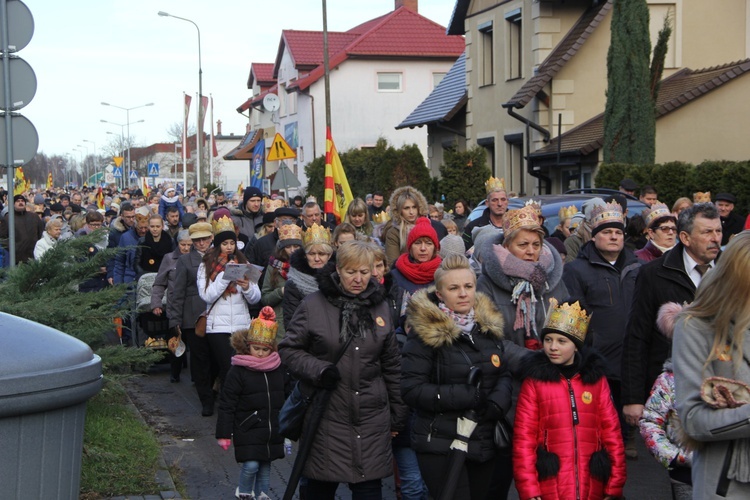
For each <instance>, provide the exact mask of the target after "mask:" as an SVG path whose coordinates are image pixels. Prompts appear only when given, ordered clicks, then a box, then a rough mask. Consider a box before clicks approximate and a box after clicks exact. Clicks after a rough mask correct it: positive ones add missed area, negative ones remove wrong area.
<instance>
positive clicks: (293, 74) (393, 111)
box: [232, 0, 464, 189]
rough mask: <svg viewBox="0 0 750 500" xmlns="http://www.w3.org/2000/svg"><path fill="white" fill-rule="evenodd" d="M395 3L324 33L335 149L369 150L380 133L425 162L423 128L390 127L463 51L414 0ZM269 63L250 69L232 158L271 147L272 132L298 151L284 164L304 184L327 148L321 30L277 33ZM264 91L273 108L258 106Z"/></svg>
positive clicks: (458, 38)
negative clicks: (244, 124)
mask: <svg viewBox="0 0 750 500" xmlns="http://www.w3.org/2000/svg"><path fill="white" fill-rule="evenodd" d="M394 7H395V8H394V10H393V11H391V12H389V13H387V14H384V15H382V16H380V17H377V18H375V19H371V20H369V21H367V22H365V23H362V24H359V25H357V26H355V27H353V28H351V29H349V30H347V31H345V32H329V33H328V56H329V67H330V89H331V90H330V95H331V100H330V109H331V130H332V134H333V139H334V142H335V143H336V147H337V149H338V150H339V151H346V150H349V149H354V148H366V147H371V146H374V145H375V143H376V142H377V140H378V139H379V138H380V137H383V138H385V139H387V140H388V142H389V143H390V144H392V145H394V146H395V147H400V146H402V145H404V144H417V145H418V146H419V148H420V150H421V151H422V153H423V155H424V156H425V159H427V158H428V156H429V151H430V148H429V147H428V142H427V132H426V130H424V129H419V128H415V129H398V130H397V129H396V126H397V125H399V123H401V121H402V120H403V118H404V116H406V115H407V114H408V113H409V112H410V111H411V110H412V109H414V108H415V107H416V106H417V105H418V104H419V103H420V102H421V101H422V100H423V99H424V98H425V97H426V96H427V95H428V94H429V93H430V92H431V91H432V89H434V88H435V86H436V85H437V84H438V83H439V82H440V80H441V79H442V77H443V76H445V74H446V73H447V72H448V70H449V69H450V68H451V67H452V66H453V63H454V62H455V61H456V59H458V58H459V56H461V54H462V53H463V51H464V39H463V36H460V35H458V36H456V35H447V34H446V29H445V27H443V26H440V25H439V24H437V23H435V22H433V21H431V20H429V19H427V18H426V17H424V16H422V15H420V14H419V12H418V0H395V4H394ZM269 66H271V65H270V64H269V63H263V64H259V63H253V64H252V66H251V72H250V77H249V79H248V88H251V89H252V91H253V97H251V98H250V99H248V100H247V101H246V102H244V103H243V104H242V105H241V106H239V107H238V108H237V111H238V112H240V113H243V114H245V113H247V115H248V118H249V129H250V130H249V131H248V136H246V139H248V138H249V139H250V140H243V141H242V144H244V146H242V147H238V148H237V149H236V150H235V151H233V152H232V155H234V157H235V158H237V159H245V157H246V155H247V152H248V151H252V148H254V146H255V143H256V142H257V140H259V139H266V147H270V144H271V141H272V140H273V137H274V135H275V133H277V132H278V133H280V134H281V135H282V136H283V137H284V138H285V139H286V141H287V142H288V143H289V145H290V146H291V147H292V148H294V149H295V150H296V152H297V158H296V159H295V160H288V161H287V166H289V167H290V169H291V170H292V171H293V172H294V173H295V174H296V175H297V177H298V178H299V180H300V181H301V183H302V186H303V189H304V186H305V185H306V184H307V179H306V177H305V172H304V166H305V165H307V164H308V163H310V162H311V161H312V160H313V159H315V158H316V157H319V156H322V155H324V154H325V147H326V146H325V141H326V131H325V125H326V124H325V121H326V109H325V89H324V72H325V70H324V66H323V32H321V31H300V30H283V31H282V33H281V40H280V42H279V49H278V52H277V55H276V60H275V61H274V63H273V64H272V70H271V71H269ZM268 94H275V95H276V96H278V109H276V110H271V109H268V108H267V107H266V106H264V99H265V97H266V96H267V95H268ZM261 130H262V133H261V132H260V131H261ZM274 163H277V162H269V164H268V165H266V176H268V175H270V174H272V173H274V172H275V171H276V169H277V168H278V165H274Z"/></svg>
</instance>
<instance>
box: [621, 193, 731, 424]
mask: <svg viewBox="0 0 750 500" xmlns="http://www.w3.org/2000/svg"><path fill="white" fill-rule="evenodd" d="M677 232H678V236H679V239H680V241H679V242H678V243H677V245H675V247H674V248H672V249H671V250H669V251H668V252H665V253H664V255H663V256H662V257H660V258H659V259H656V260H653V261H651V262H649V263H648V264H644V265H643V266H642V267H641V268H640V270H639V272H638V277H637V278H636V281H635V291H634V293H633V301H632V305H631V307H630V318H629V321H628V325H627V334H626V335H625V340H624V342H623V354H622V403H623V405H624V407H623V413H624V415H625V419H626V420H627V421H628V422H629V423H632V424H637V422H638V419H640V417H641V415H642V413H643V406H644V404H645V403H646V399H648V395H649V393H650V391H651V387H652V386H653V384H654V381H655V380H656V377H658V376H659V373H661V371H662V365H663V364H664V361H666V360H667V358H669V357H671V352H672V342H671V340H670V339H668V338H667V337H665V336H664V335H663V334H661V333H660V332H659V330H658V329H657V327H656V317H657V314H658V312H659V308H660V307H661V306H662V305H664V304H665V303H667V302H676V303H678V304H683V303H690V302H692V301H693V298H694V297H695V290H696V288H697V287H698V284H699V283H700V280H701V279H702V276H703V275H702V274H701V273H702V272H703V273H705V272H707V271H701V270H699V269H696V267H697V266H699V265H708V266H713V264H714V263H715V260H716V258H717V257H718V255H719V252H720V246H719V245H720V242H721V222H720V220H719V212H718V211H717V209H716V208H715V207H714V205H713V204H711V203H698V204H695V205H693V206H692V207H690V208H687V209H685V210H683V211H682V213H680V217H679V219H678V221H677Z"/></svg>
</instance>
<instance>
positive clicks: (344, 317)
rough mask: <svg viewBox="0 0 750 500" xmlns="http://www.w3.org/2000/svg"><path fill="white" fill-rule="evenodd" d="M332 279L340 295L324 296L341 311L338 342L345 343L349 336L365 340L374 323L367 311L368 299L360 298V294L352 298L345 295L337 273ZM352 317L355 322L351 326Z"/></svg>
mask: <svg viewBox="0 0 750 500" xmlns="http://www.w3.org/2000/svg"><path fill="white" fill-rule="evenodd" d="M332 279H333V282H334V284H335V286H336V288H337V289H338V291H339V292H340V295H338V296H334V295H326V300H327V301H328V302H329V303H330V304H331V305H333V306H335V307H337V308H338V309H339V310H340V311H341V314H340V323H339V324H340V325H341V330H340V331H339V340H340V341H341V342H346V339H347V338H349V335H353V336H354V338H357V337H359V338H365V337H366V335H367V330H371V331H372V330H373V329H374V322H373V320H372V315H371V314H370V311H369V307H370V306H371V305H372V303H371V301H370V299H369V298H368V297H361V295H362V294H360V295H357V296H354V295H350V294H348V293H346V292H345V291H344V289H343V288H342V286H341V282H340V278H339V276H338V273H334V274H333V276H332ZM363 293H364V292H363ZM353 317H354V319H355V321H354V322H353V323H354V324H351V323H352V318H353Z"/></svg>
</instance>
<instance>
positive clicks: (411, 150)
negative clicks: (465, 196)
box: [305, 138, 431, 205]
mask: <svg viewBox="0 0 750 500" xmlns="http://www.w3.org/2000/svg"><path fill="white" fill-rule="evenodd" d="M339 156H340V157H341V164H342V165H343V166H344V170H345V171H346V178H347V180H348V181H349V187H350V188H351V190H352V194H353V195H354V196H356V197H360V198H364V197H365V195H367V194H368V193H372V192H373V191H378V190H380V191H383V192H384V193H385V195H386V198H387V197H388V196H389V195H390V192H391V191H393V190H394V189H395V188H397V187H399V186H406V185H412V186H414V187H415V188H417V189H419V190H420V191H422V192H423V193H424V194H425V195H427V194H429V193H430V182H431V180H430V171H429V170H428V169H427V166H426V165H425V162H424V158H423V157H422V153H421V152H420V151H419V148H418V147H417V146H416V144H411V145H405V146H402V147H401V148H399V149H396V148H394V147H393V146H389V145H388V141H386V140H385V139H383V138H380V139H378V142H377V143H376V144H375V147H374V148H367V149H351V150H349V151H345V152H343V153H341V152H340V153H339ZM305 174H306V175H307V193H308V194H309V195H312V196H315V197H316V198H317V199H318V201H319V203H320V204H321V205H322V201H323V194H324V188H323V183H324V178H325V156H320V157H318V158H315V159H314V160H313V161H312V162H310V163H308V164H307V166H305Z"/></svg>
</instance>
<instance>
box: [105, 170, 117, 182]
mask: <svg viewBox="0 0 750 500" xmlns="http://www.w3.org/2000/svg"><path fill="white" fill-rule="evenodd" d="M104 182H106V183H107V184H113V183H114V182H115V176H114V175H112V174H111V173H110V172H107V173H106V174H104Z"/></svg>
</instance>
